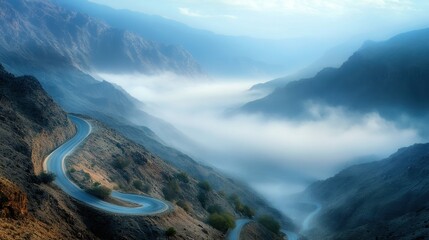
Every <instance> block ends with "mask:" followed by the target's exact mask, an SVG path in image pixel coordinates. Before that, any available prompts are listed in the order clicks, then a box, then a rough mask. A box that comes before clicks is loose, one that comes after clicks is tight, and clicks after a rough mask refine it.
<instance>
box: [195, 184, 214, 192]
mask: <svg viewBox="0 0 429 240" xmlns="http://www.w3.org/2000/svg"><path fill="white" fill-rule="evenodd" d="M198 187H199V188H201V189H202V190H204V191H206V192H210V191H211V190H212V187H211V186H210V183H209V182H207V181H202V182H199V183H198Z"/></svg>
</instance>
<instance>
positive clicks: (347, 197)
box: [305, 144, 429, 239]
mask: <svg viewBox="0 0 429 240" xmlns="http://www.w3.org/2000/svg"><path fill="white" fill-rule="evenodd" d="M428 163H429V144H415V145H413V146H410V147H407V148H402V149H400V150H399V151H398V152H396V153H395V154H393V155H392V156H390V157H389V158H387V159H385V160H382V161H377V162H371V163H366V164H361V165H356V166H352V167H349V168H347V169H345V170H343V171H341V172H340V173H338V174H337V175H335V176H334V177H332V178H329V179H327V180H324V181H319V182H316V183H314V184H312V185H311V186H310V187H309V188H308V189H307V190H306V192H305V195H306V196H307V197H309V198H310V199H313V200H314V201H317V202H320V204H321V205H322V210H321V211H320V213H319V214H318V215H316V217H315V219H314V223H315V228H314V229H313V230H311V231H309V232H308V234H306V235H308V236H309V237H310V238H311V239H357V238H359V239H363V238H367V239H369V238H373V239H374V238H377V239H427V238H428V237H429V204H428V201H427V199H428V198H429V177H428V176H429V164H428Z"/></svg>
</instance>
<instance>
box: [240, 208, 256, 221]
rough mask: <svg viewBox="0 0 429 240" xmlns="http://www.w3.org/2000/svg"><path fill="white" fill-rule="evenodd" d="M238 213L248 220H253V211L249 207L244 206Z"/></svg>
mask: <svg viewBox="0 0 429 240" xmlns="http://www.w3.org/2000/svg"><path fill="white" fill-rule="evenodd" d="M240 213H241V214H242V215H244V216H246V217H248V218H253V216H255V211H253V209H251V208H250V207H249V206H247V205H244V206H243V208H242V209H241V211H240Z"/></svg>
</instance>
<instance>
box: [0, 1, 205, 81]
mask: <svg viewBox="0 0 429 240" xmlns="http://www.w3.org/2000/svg"><path fill="white" fill-rule="evenodd" d="M0 6H1V8H0V16H1V18H0V19H1V20H0V53H1V54H0V56H1V60H2V62H3V63H6V64H9V65H13V64H12V63H13V62H14V61H19V59H26V60H28V61H29V62H31V63H32V64H37V65H39V66H50V67H64V66H68V65H72V66H74V67H77V68H78V69H83V70H85V71H102V72H119V73H120V72H125V71H126V72H142V73H148V74H151V73H157V72H163V71H171V72H175V73H179V74H185V75H192V74H198V73H199V72H200V70H199V66H198V64H197V63H196V62H195V61H194V60H193V58H192V56H191V55H190V54H189V53H188V52H187V51H186V50H184V49H183V48H181V47H178V46H172V45H163V44H160V43H156V42H152V41H147V40H145V39H143V38H142V37H140V36H137V35H135V34H133V33H131V32H128V31H125V30H121V29H117V28H112V27H110V26H108V25H107V24H105V23H102V22H100V21H97V20H95V19H93V18H91V17H89V16H88V15H85V14H81V13H78V12H73V11H68V10H65V9H63V8H61V7H59V6H57V5H55V4H53V3H51V2H50V1H41V0H32V1H29V0H15V1H7V0H2V1H0Z"/></svg>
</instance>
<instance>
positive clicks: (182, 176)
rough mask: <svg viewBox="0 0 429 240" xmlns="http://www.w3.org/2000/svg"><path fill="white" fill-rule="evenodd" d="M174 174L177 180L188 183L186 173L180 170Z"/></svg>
mask: <svg viewBox="0 0 429 240" xmlns="http://www.w3.org/2000/svg"><path fill="white" fill-rule="evenodd" d="M175 176H176V178H177V179H178V180H179V181H181V182H183V183H189V177H188V174H186V173H184V172H181V173H177V174H176V175H175Z"/></svg>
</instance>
